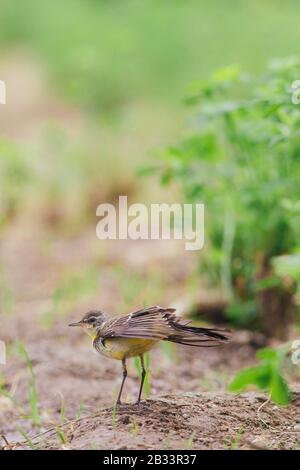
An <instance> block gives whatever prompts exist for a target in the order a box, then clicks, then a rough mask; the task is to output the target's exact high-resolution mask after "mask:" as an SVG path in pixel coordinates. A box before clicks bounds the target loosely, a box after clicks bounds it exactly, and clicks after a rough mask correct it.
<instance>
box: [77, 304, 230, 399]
mask: <svg viewBox="0 0 300 470" xmlns="http://www.w3.org/2000/svg"><path fill="white" fill-rule="evenodd" d="M174 312H175V309H174V308H161V307H149V308H143V309H141V310H137V311H136V312H132V313H130V314H129V315H125V316H121V317H111V318H110V317H109V316H108V315H106V314H105V313H103V312H101V311H100V310H91V311H90V312H88V313H86V314H85V315H84V317H83V318H82V320H80V321H79V322H76V323H71V324H70V325H69V326H81V327H83V328H84V330H85V331H86V332H87V333H88V334H89V336H91V337H92V339H93V346H94V348H95V349H96V351H97V352H99V353H100V354H103V355H104V356H107V357H110V358H113V359H118V360H120V361H122V365H123V380H122V384H121V388H120V391H119V395H118V399H117V404H121V395H122V390H123V386H124V383H125V380H126V377H127V368H126V359H128V358H130V357H135V356H139V357H140V360H141V366H142V374H141V384H140V390H139V396H138V401H137V403H140V400H141V395H142V390H143V385H144V380H145V375H146V370H145V366H144V356H143V355H144V353H145V352H147V351H149V350H150V349H151V348H152V347H153V346H154V345H155V344H156V343H157V342H158V341H172V342H173V343H180V344H185V345H188V346H198V347H203V346H206V347H209V346H218V345H220V344H222V343H224V342H226V341H228V337H227V336H226V335H225V334H223V332H225V331H226V330H220V329H217V328H198V327H195V326H189V323H190V322H189V321H183V320H182V319H181V318H179V317H177V316H176V315H175V314H174Z"/></svg>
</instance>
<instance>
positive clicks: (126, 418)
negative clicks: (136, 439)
mask: <svg viewBox="0 0 300 470" xmlns="http://www.w3.org/2000/svg"><path fill="white" fill-rule="evenodd" d="M122 423H123V424H125V425H127V424H129V423H130V418H129V416H128V415H126V416H124V418H123V419H122Z"/></svg>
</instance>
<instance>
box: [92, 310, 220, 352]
mask: <svg viewBox="0 0 300 470" xmlns="http://www.w3.org/2000/svg"><path fill="white" fill-rule="evenodd" d="M174 312H175V309H174V308H162V307H158V306H155V307H149V308H145V309H141V310H138V311H136V312H132V313H130V314H129V315H126V316H123V317H118V318H112V319H110V320H107V321H106V322H105V324H104V325H103V327H102V328H101V331H99V335H100V336H101V338H103V340H105V339H106V338H113V337H121V338H144V339H153V340H166V341H172V342H174V343H181V344H187V345H190V346H216V345H218V344H220V343H223V342H225V341H227V340H228V338H227V336H226V335H225V334H224V331H225V330H218V329H217V328H198V327H193V326H189V323H190V322H188V321H184V320H182V319H181V318H179V317H177V316H176V315H175V313H174Z"/></svg>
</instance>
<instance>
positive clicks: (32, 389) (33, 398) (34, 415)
mask: <svg viewBox="0 0 300 470" xmlns="http://www.w3.org/2000/svg"><path fill="white" fill-rule="evenodd" d="M18 353H19V355H20V356H21V357H22V358H23V359H24V360H25V363H26V366H27V369H28V371H29V390H28V402H29V407H30V413H29V415H28V417H29V419H30V420H31V421H32V424H34V425H36V426H39V425H40V424H41V416H40V412H39V398H38V391H37V386H36V380H35V374H34V370H33V365H32V360H31V359H30V357H29V355H28V353H27V351H26V349H25V346H24V345H23V344H22V343H18Z"/></svg>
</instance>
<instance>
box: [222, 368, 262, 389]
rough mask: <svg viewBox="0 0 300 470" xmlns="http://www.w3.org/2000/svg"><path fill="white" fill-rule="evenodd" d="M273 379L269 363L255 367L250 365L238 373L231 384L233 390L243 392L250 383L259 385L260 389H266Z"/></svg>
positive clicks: (230, 387)
mask: <svg viewBox="0 0 300 470" xmlns="http://www.w3.org/2000/svg"><path fill="white" fill-rule="evenodd" d="M270 380H271V369H270V368H269V366H268V365H266V364H262V365H259V366H255V367H248V368H247V369H243V370H241V371H240V372H238V373H237V374H236V376H235V377H234V379H233V380H232V382H231V383H230V385H229V390H230V391H231V392H241V391H242V390H244V389H245V388H246V387H247V386H248V385H257V386H258V387H259V388H260V389H262V390H263V389H265V388H266V387H267V386H268V384H269V383H270Z"/></svg>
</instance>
